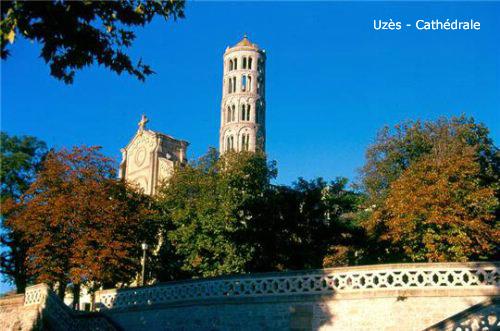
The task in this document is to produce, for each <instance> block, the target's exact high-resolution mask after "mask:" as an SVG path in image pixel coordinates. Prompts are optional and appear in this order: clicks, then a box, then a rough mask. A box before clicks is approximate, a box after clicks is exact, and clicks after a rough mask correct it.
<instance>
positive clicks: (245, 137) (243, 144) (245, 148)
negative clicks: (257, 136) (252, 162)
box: [241, 133, 250, 151]
mask: <svg viewBox="0 0 500 331" xmlns="http://www.w3.org/2000/svg"><path fill="white" fill-rule="evenodd" d="M249 143H250V134H248V133H244V134H243V135H242V136H241V150H243V151H248V145H249Z"/></svg>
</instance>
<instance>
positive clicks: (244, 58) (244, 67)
mask: <svg viewBox="0 0 500 331" xmlns="http://www.w3.org/2000/svg"><path fill="white" fill-rule="evenodd" d="M246 68H247V58H246V57H243V69H246Z"/></svg>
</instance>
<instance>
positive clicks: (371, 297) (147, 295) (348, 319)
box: [96, 263, 499, 331]
mask: <svg viewBox="0 0 500 331" xmlns="http://www.w3.org/2000/svg"><path fill="white" fill-rule="evenodd" d="M498 267H499V264H498V263H467V264H458V263H439V264H398V265H378V266H364V267H352V268H333V269H325V270H312V271H305V272H291V273H271V274H258V275H255V274H254V275H248V276H239V277H227V278H216V279H211V280H199V281H186V282H173V283H169V284H162V285H157V286H150V287H144V288H136V289H129V290H107V291H101V292H98V293H97V295H96V298H97V301H96V308H97V309H100V311H101V312H103V313H104V314H106V315H107V316H108V317H109V318H110V319H112V320H113V321H114V322H115V323H117V324H118V325H120V326H121V327H122V328H123V329H124V330H297V331H298V330H301V331H302V330H304V331H305V330H422V329H424V328H427V327H430V326H432V325H435V324H436V323H438V322H440V321H443V320H445V319H447V318H449V317H450V316H453V315H455V314H457V313H460V312H462V311H464V310H467V309H468V308H469V307H471V306H474V305H477V304H479V303H481V302H484V301H486V300H488V299H491V298H495V297H497V296H498V295H499V287H498V286H499V268H498ZM497 322H498V317H497ZM472 330H473V329H472Z"/></svg>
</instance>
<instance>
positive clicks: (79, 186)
mask: <svg viewBox="0 0 500 331" xmlns="http://www.w3.org/2000/svg"><path fill="white" fill-rule="evenodd" d="M8 207H9V208H10V209H11V213H10V217H9V219H8V223H9V224H8V225H9V226H10V227H12V228H13V229H14V230H15V231H17V232H19V233H21V234H22V236H23V238H24V239H25V240H26V241H27V242H29V244H30V246H29V249H28V261H27V268H28V273H29V274H31V275H33V276H34V279H35V280H36V282H45V283H48V284H50V285H51V286H52V287H54V288H57V290H58V293H59V295H60V296H61V297H62V296H64V293H65V289H66V286H67V285H69V284H71V285H72V286H73V288H74V295H75V296H74V298H75V302H78V296H79V289H80V286H81V285H86V286H89V287H90V288H91V289H92V288H97V287H100V286H103V285H104V286H113V285H115V284H116V283H118V282H120V283H127V282H129V281H131V280H132V279H133V278H134V276H135V275H136V274H137V272H138V269H139V261H140V244H139V243H141V242H143V241H146V242H150V243H152V240H153V239H154V236H155V233H156V230H155V229H154V228H152V227H150V226H149V225H150V223H148V222H146V221H145V219H146V217H147V214H148V209H147V200H146V198H145V197H144V196H142V195H141V194H139V193H136V192H135V191H133V190H132V189H131V188H129V187H128V186H127V184H126V183H124V182H123V181H120V180H117V179H115V170H114V164H113V162H112V161H111V160H110V159H109V158H106V157H105V156H103V155H102V154H101V153H100V152H99V148H98V147H75V148H73V149H72V150H71V151H68V150H61V151H59V152H53V151H52V152H50V153H49V154H48V156H47V158H46V160H45V161H44V163H43V169H42V170H41V171H40V172H39V173H38V176H37V178H36V181H35V182H34V183H33V184H32V185H31V187H30V188H29V189H28V190H27V192H26V194H25V195H24V196H23V197H22V199H21V200H20V202H19V203H17V204H11V205H10V206H8Z"/></svg>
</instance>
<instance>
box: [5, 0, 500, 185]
mask: <svg viewBox="0 0 500 331" xmlns="http://www.w3.org/2000/svg"><path fill="white" fill-rule="evenodd" d="M390 18H392V19H393V20H394V21H397V20H400V21H402V22H403V23H411V24H414V22H415V21H416V20H417V19H429V20H430V19H441V20H446V19H447V18H449V19H455V18H456V19H459V20H469V19H475V20H477V21H480V22H481V30H480V31H416V30H412V29H405V30H401V31H375V30H373V20H374V19H382V20H389V19H390ZM244 33H248V36H249V39H250V40H251V41H253V42H255V43H257V44H259V45H260V46H261V47H262V48H264V49H266V52H267V77H266V79H267V82H266V83H267V88H266V94H267V95H266V98H267V100H266V102H267V117H266V120H267V152H268V155H269V158H270V159H273V160H276V161H277V162H278V169H279V176H278V179H277V182H278V183H284V184H289V183H291V182H293V181H294V180H296V179H297V177H299V176H302V177H305V178H314V177H317V176H322V177H324V178H326V179H333V178H335V177H337V176H345V177H348V178H350V179H351V180H352V179H354V178H355V177H356V170H357V169H358V168H359V167H360V166H362V164H363V161H364V151H365V149H366V147H367V146H368V145H369V144H370V143H371V142H373V139H374V137H375V134H376V132H377V130H378V129H379V128H381V127H382V126H383V125H386V124H387V125H394V124H396V123H398V122H401V121H403V120H406V119H435V118H437V117H439V116H450V115H453V114H456V115H459V114H461V113H465V114H467V115H471V116H474V117H475V118H476V119H477V120H478V121H480V122H484V123H485V124H486V125H487V126H488V127H489V128H490V130H491V136H492V137H493V138H494V140H495V141H496V143H498V140H499V139H498V138H499V134H500V126H499V123H500V121H499V113H500V78H499V77H500V42H499V40H498V36H500V3H491V2H487V3H469V2H458V3H449V2H442V3H428V2H425V3H395V2H390V3H373V2H370V3H366V2H363V3H359V2H358V3H346V2H337V3H332V2H315V3H306V2H245V3H241V2H240V3H236V2H233V3H228V2H208V3H207V2H204V3H188V4H187V6H186V18H185V19H183V20H179V21H177V22H167V23H166V22H164V21H163V20H156V21H154V22H153V23H152V24H150V25H148V26H147V27H146V28H144V29H140V30H138V31H137V40H136V42H135V43H134V46H133V47H132V48H131V49H130V53H131V54H132V57H133V58H134V59H136V60H137V59H139V58H140V57H142V59H143V61H144V62H145V63H147V64H150V65H151V66H152V67H153V69H154V70H155V71H156V74H155V75H153V76H151V77H149V78H148V79H147V81H146V82H145V83H142V82H139V81H137V80H136V79H135V78H133V77H130V76H127V75H122V76H117V75H116V74H114V73H111V72H109V71H107V70H106V69H103V68H99V67H97V66H93V67H91V68H88V69H85V70H83V71H80V72H78V73H77V75H76V78H75V82H74V84H73V85H69V86H67V85H65V84H63V83H61V82H59V81H57V80H56V79H54V78H52V77H51V76H49V74H48V73H49V69H48V67H47V66H46V65H45V64H44V62H43V61H42V60H41V59H40V58H39V46H38V45H36V44H30V43H29V42H26V41H24V40H18V41H16V43H15V44H14V45H13V47H12V48H11V53H12V56H11V58H9V59H8V60H7V61H2V68H1V128H2V130H4V131H7V132H8V133H9V134H15V135H22V134H29V135H34V136H37V137H39V138H41V139H42V140H45V141H46V142H47V143H48V145H49V146H54V147H63V146H67V147H70V146H73V145H81V144H85V145H100V146H102V147H103V150H104V152H105V153H106V154H107V155H109V156H113V157H115V158H116V159H117V160H119V157H120V152H119V149H120V148H121V147H124V146H125V145H126V144H127V142H128V141H129V139H130V138H131V137H132V136H133V135H134V133H135V131H136V128H137V122H138V121H139V119H140V115H141V114H142V113H145V114H146V115H147V116H148V117H149V118H150V120H151V121H150V123H149V128H151V129H153V130H158V131H161V132H164V133H167V134H170V135H172V136H174V137H176V138H180V139H184V140H187V141H189V142H190V143H191V145H190V147H189V152H188V156H189V158H191V159H193V158H196V157H199V156H201V155H202V154H203V153H205V152H206V151H207V149H208V148H209V147H210V146H214V147H218V146H217V144H218V132H219V125H220V123H219V121H220V115H219V112H220V101H221V92H222V90H221V89H222V54H223V52H224V50H225V48H226V46H228V45H233V44H235V43H237V42H238V41H239V40H240V39H241V37H242V36H243V34H244Z"/></svg>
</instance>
